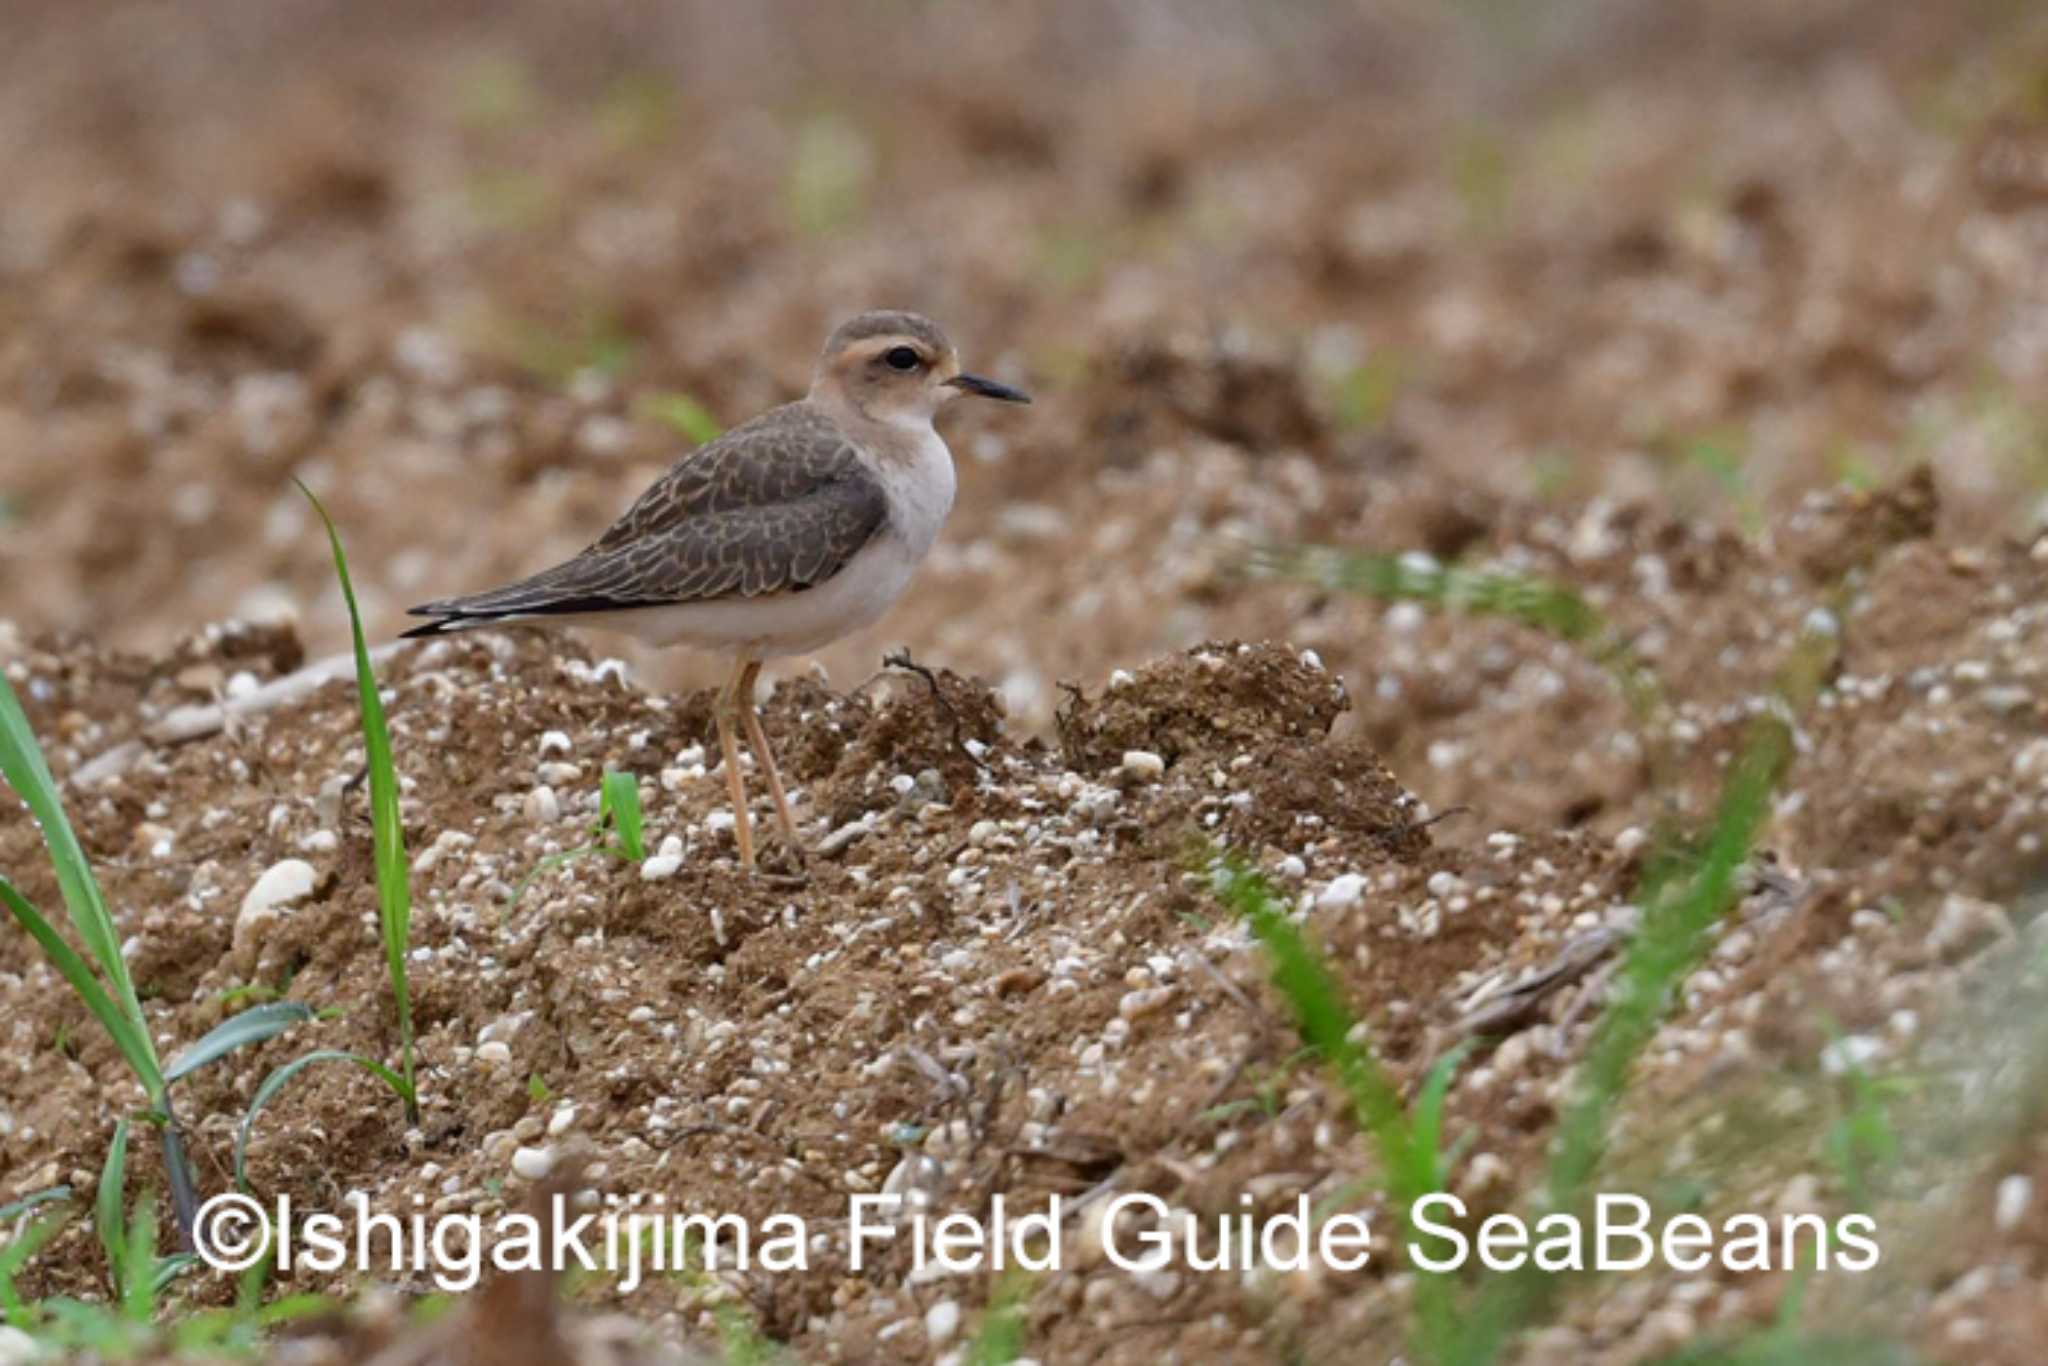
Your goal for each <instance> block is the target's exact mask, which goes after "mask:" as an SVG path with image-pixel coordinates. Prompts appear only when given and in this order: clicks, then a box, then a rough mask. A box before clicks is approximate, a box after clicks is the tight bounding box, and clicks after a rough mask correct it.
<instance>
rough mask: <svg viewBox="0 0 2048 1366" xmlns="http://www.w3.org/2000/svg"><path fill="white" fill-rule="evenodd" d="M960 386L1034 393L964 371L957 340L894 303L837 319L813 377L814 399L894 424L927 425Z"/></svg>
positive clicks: (1021, 397)
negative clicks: (894, 306) (955, 346)
mask: <svg viewBox="0 0 2048 1366" xmlns="http://www.w3.org/2000/svg"><path fill="white" fill-rule="evenodd" d="M959 394H974V395H977V396H979V397H981V398H993V399H999V400H1001V401H1002V402H1004V403H1029V402H1030V401H1031V399H1030V398H1029V396H1027V395H1026V394H1024V393H1023V392H1022V391H1021V390H1018V389H1012V388H1011V387H1010V386H1009V385H1007V384H998V383H997V382H996V381H994V380H992V379H983V378H982V377H981V376H980V375H970V374H968V373H966V372H965V371H963V370H962V369H961V368H960V357H959V354H958V353H957V352H955V351H954V349H953V343H952V342H950V341H948V340H946V334H945V333H944V332H942V331H940V330H939V325H938V324H937V323H935V322H933V321H932V320H931V319H929V318H925V317H921V316H919V315H918V314H916V313H901V312H896V311H893V310H877V311H874V312H869V313H863V314H861V315H859V316H858V317H856V318H852V319H850V320H848V321H847V322H844V323H842V324H840V326H839V327H838V328H837V329H836V330H835V331H834V332H833V333H832V335H831V337H829V338H828V339H827V340H826V342H825V350H824V352H823V353H822V354H820V355H819V357H818V369H817V373H816V374H815V375H814V376H813V377H812V380H811V398H812V399H813V400H824V401H828V402H832V403H837V404H843V405H845V406H846V407H848V408H851V409H852V410H853V411H855V412H857V413H859V414H860V415H862V416H863V417H866V418H867V419H868V420H870V421H873V422H887V423H891V424H896V425H910V426H922V425H929V424H930V422H931V420H932V417H933V415H935V414H936V413H937V412H938V410H939V405H940V404H942V403H944V402H945V401H946V400H947V399H949V398H953V397H954V396H956V395H959Z"/></svg>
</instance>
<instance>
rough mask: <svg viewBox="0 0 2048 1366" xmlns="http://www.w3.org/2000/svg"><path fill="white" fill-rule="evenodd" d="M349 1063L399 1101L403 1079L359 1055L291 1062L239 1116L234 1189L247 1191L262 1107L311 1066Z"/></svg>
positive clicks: (333, 1052)
mask: <svg viewBox="0 0 2048 1366" xmlns="http://www.w3.org/2000/svg"><path fill="white" fill-rule="evenodd" d="M322 1062H346V1063H353V1064H355V1065H356V1066H357V1067H360V1068H362V1069H363V1070H364V1071H365V1072H368V1073H369V1074H370V1075H372V1076H374V1077H376V1078H377V1079H378V1080H379V1081H381V1082H383V1083H384V1084H385V1085H386V1086H388V1087H390V1088H391V1090H392V1092H393V1093H394V1094H396V1095H398V1096H400V1097H403V1096H404V1095H405V1093H406V1083H405V1078H404V1077H401V1076H400V1075H398V1073H396V1072H394V1071H392V1070H391V1069H390V1068H389V1067H386V1066H385V1065H384V1064H383V1063H381V1062H378V1061H376V1060H375V1059H372V1058H366V1057H363V1056H362V1055H361V1054H359V1053H347V1052H343V1051H342V1050H341V1049H338V1048H322V1049H316V1050H315V1051H313V1052H311V1053H306V1054H302V1055H300V1056H299V1057H296V1058H293V1059H292V1060H291V1061H290V1062H288V1063H286V1064H285V1065H284V1066H282V1067H280V1068H278V1069H277V1070H276V1071H274V1072H272V1073H271V1074H270V1075H269V1076H267V1077H265V1078H264V1079H263V1082H262V1084H261V1085H259V1086H258V1087H257V1088H256V1094H255V1096H253V1097H252V1098H251V1099H250V1101H249V1110H248V1113H247V1114H245V1115H243V1116H242V1127H241V1128H240V1130H238V1131H237V1132H236V1134H235V1185H236V1186H237V1187H239V1188H240V1189H242V1190H247V1189H249V1136H250V1134H251V1133H252V1132H254V1130H255V1128H256V1116H258V1115H259V1114H261V1113H263V1107H264V1106H266V1105H268V1104H270V1102H271V1101H273V1100H275V1099H277V1093H278V1092H280V1091H282V1090H284V1088H285V1086H286V1084H287V1083H289V1082H290V1081H291V1079H292V1078H293V1077H296V1076H297V1075H298V1074H299V1073H301V1072H303V1071H305V1070H306V1069H307V1068H308V1067H311V1066H313V1064H315V1063H322Z"/></svg>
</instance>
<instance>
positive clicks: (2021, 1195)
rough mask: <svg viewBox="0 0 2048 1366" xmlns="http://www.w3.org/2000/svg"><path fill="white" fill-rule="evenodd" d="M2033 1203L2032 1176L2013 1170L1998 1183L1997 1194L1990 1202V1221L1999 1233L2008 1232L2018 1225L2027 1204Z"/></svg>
mask: <svg viewBox="0 0 2048 1366" xmlns="http://www.w3.org/2000/svg"><path fill="white" fill-rule="evenodd" d="M2033 1203H2034V1178H2033V1177H2031V1176H2028V1175H2026V1174H2025V1173H2023V1172H2014V1173H2013V1174H2012V1175H2011V1176H2008V1177H2006V1178H2005V1179H2004V1180H2003V1181H2000V1182H1999V1183H1998V1196H1997V1198H1996V1199H1995V1200H1994V1201H1993V1202H1992V1206H1991V1222H1992V1223H1993V1224H1994V1225H1996V1226H1997V1228H1998V1231H1999V1232H2000V1233H2010V1232H2012V1231H2013V1230H2014V1229H2015V1228H2018V1227H2019V1222H2020V1220H2021V1219H2023V1218H2025V1217H2026V1213H2027V1206H2029V1205H2031V1204H2033Z"/></svg>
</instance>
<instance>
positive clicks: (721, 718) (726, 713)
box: [712, 659, 754, 868]
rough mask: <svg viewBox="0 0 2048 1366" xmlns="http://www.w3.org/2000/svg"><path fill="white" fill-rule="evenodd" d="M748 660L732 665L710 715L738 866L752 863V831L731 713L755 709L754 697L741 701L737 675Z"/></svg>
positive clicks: (744, 669) (749, 866)
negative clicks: (722, 763)
mask: <svg viewBox="0 0 2048 1366" xmlns="http://www.w3.org/2000/svg"><path fill="white" fill-rule="evenodd" d="M747 668H748V665H747V662H746V661H745V660H744V659H742V660H741V661H740V662H739V663H738V664H737V665H736V666H735V667H734V669H733V674H732V677H731V678H730V679H728V680H727V681H726V685H725V687H724V688H723V689H721V690H720V691H719V694H718V701H717V703H716V705H715V706H714V707H713V709H712V718H713V719H714V720H716V721H717V722H718V752H719V753H720V754H721V755H723V756H724V760H725V790H726V791H727V792H729V793H731V794H732V837H733V840H734V842H735V843H737V844H738V845H739V847H740V866H741V867H743V868H751V867H753V866H754V832H753V830H752V828H751V827H750V826H749V825H748V823H747V780H746V778H745V777H743V776H742V775H741V773H740V747H739V742H738V741H737V740H735V739H734V738H733V733H732V723H733V713H734V712H736V711H738V710H739V708H740V707H742V706H744V707H745V708H746V709H747V710H746V714H747V715H750V716H751V715H752V714H753V710H754V703H753V699H752V698H751V697H749V698H748V699H747V700H746V701H745V702H741V701H740V695H739V693H740V678H741V676H742V675H744V674H746V672H747Z"/></svg>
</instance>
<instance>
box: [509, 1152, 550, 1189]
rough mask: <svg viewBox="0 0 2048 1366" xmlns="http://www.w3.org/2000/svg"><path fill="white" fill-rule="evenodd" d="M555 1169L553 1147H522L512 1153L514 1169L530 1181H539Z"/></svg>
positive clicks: (517, 1173)
mask: <svg viewBox="0 0 2048 1366" xmlns="http://www.w3.org/2000/svg"><path fill="white" fill-rule="evenodd" d="M554 1169H555V1150H554V1149H553V1148H520V1149H518V1150H516V1151H515V1152H513V1154H512V1170H513V1172H514V1173H515V1174H516V1175H518V1176H522V1177H524V1178H525V1179H527V1180H528V1181H539V1180H541V1179H543V1178H544V1177H546V1176H547V1174H548V1173H549V1172H551V1171H553V1170H554Z"/></svg>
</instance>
